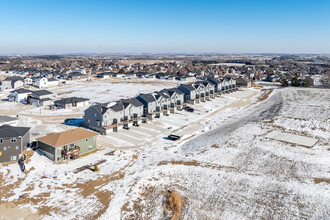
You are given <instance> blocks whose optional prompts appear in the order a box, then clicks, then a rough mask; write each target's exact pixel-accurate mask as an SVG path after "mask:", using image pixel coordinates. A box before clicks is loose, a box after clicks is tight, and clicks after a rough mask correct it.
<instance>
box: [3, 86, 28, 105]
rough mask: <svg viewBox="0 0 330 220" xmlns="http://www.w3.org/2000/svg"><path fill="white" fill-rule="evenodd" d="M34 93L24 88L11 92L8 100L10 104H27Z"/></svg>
mask: <svg viewBox="0 0 330 220" xmlns="http://www.w3.org/2000/svg"><path fill="white" fill-rule="evenodd" d="M31 93H32V91H31V90H28V89H24V88H20V89H16V90H14V91H11V92H10V94H9V96H8V100H9V101H10V102H19V103H27V102H28V98H29V96H31Z"/></svg>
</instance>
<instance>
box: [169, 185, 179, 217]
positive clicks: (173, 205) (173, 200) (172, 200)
mask: <svg viewBox="0 0 330 220" xmlns="http://www.w3.org/2000/svg"><path fill="white" fill-rule="evenodd" d="M167 208H168V209H169V210H172V213H173V215H172V217H171V220H178V219H179V217H180V215H181V211H182V197H181V195H180V193H179V192H178V191H176V190H173V191H172V193H170V194H169V196H168V199H167Z"/></svg>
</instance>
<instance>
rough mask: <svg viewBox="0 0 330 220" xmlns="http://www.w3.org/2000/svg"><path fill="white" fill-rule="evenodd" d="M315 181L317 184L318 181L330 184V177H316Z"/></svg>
mask: <svg viewBox="0 0 330 220" xmlns="http://www.w3.org/2000/svg"><path fill="white" fill-rule="evenodd" d="M314 182H315V183H316V184H318V183H327V184H330V179H325V178H314Z"/></svg>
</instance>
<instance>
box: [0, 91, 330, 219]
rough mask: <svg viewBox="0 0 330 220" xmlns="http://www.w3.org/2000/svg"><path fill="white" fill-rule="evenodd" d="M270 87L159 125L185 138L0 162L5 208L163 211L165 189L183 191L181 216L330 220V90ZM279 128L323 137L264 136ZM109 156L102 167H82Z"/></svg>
mask: <svg viewBox="0 0 330 220" xmlns="http://www.w3.org/2000/svg"><path fill="white" fill-rule="evenodd" d="M263 95H265V92H261V91H258V90H256V91H254V92H253V90H252V89H250V90H246V91H245V92H244V91H240V92H237V93H232V94H229V95H226V97H222V98H217V100H216V101H214V102H206V103H205V105H204V106H203V107H202V105H199V106H197V105H196V106H195V108H196V109H197V110H198V111H197V112H196V114H195V115H193V116H192V115H189V114H186V113H182V114H184V115H183V116H182V118H181V117H178V115H173V117H172V116H169V117H168V118H166V117H162V118H160V120H159V121H158V122H157V124H156V122H155V124H151V126H159V127H160V128H163V129H166V127H168V126H169V125H170V124H173V128H172V129H173V131H175V132H178V133H180V135H183V137H182V138H181V140H180V141H177V142H172V141H169V140H166V139H163V138H161V135H160V136H157V135H156V137H154V139H153V141H152V142H151V143H148V144H147V143H145V144H144V145H143V146H139V148H134V149H128V148H119V149H110V148H106V147H105V149H103V150H99V151H98V152H96V153H94V154H92V155H89V156H86V157H82V158H80V159H77V160H75V161H71V162H70V163H68V164H66V163H64V164H59V165H54V164H52V163H51V162H50V161H49V160H47V159H46V158H45V157H43V156H41V155H39V154H38V153H36V152H35V153H34V154H33V156H32V157H31V158H30V162H29V163H28V164H27V166H26V167H27V170H28V171H27V172H26V173H25V174H23V173H21V172H20V171H19V169H18V167H17V164H12V165H7V166H0V181H1V183H2V184H1V186H0V195H1V199H0V207H1V203H3V204H6V203H10V204H12V205H14V206H19V207H20V208H26V207H31V209H32V211H33V212H35V213H38V214H39V216H40V217H41V218H43V219H86V218H87V219H164V208H163V205H164V200H165V194H166V192H167V190H168V189H176V190H177V191H179V192H180V194H181V195H182V196H183V198H184V200H183V201H184V203H183V209H182V213H181V214H182V218H183V219H329V218H330V185H329V184H330V162H329V161H330V153H329V152H330V146H329V141H330V133H329V130H330V128H329V122H330V121H329V120H330V109H329V106H330V90H322V89H295V88H287V89H278V90H276V89H275V90H274V91H273V92H272V93H271V94H270V95H269V97H268V98H267V99H265V100H263ZM264 98H266V97H265V96H264ZM220 100H221V101H220ZM222 101H223V102H222ZM224 102H227V103H225V104H223V103H224ZM198 112H200V113H201V114H200V115H198ZM185 119H188V121H186V120H185ZM180 120H181V121H180ZM170 122H171V123H170ZM145 129H148V128H145ZM149 129H150V127H149ZM151 130H152V129H151ZM271 131H281V132H285V133H291V134H295V135H301V136H306V137H310V138H315V139H318V142H317V143H316V144H315V146H314V147H312V148H306V147H304V146H300V145H294V144H290V143H286V142H281V141H276V140H272V139H267V138H265V135H267V134H268V133H269V132H271ZM136 132H137V133H138V132H140V131H136ZM128 135H129V134H128ZM141 138H142V137H141ZM113 150H114V152H113V155H111V154H110V155H106V153H108V152H109V151H113ZM103 159H104V160H106V162H105V163H103V164H101V165H99V168H100V172H99V173H93V172H92V171H90V170H85V171H82V172H79V173H74V170H75V169H76V168H79V167H81V166H84V165H86V164H90V163H94V162H96V161H99V160H103Z"/></svg>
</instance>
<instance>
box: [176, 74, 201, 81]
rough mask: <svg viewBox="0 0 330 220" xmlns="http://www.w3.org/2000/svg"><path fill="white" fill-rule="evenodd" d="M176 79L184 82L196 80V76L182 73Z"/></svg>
mask: <svg viewBox="0 0 330 220" xmlns="http://www.w3.org/2000/svg"><path fill="white" fill-rule="evenodd" d="M176 80H179V81H184V82H195V81H196V77H195V76H189V75H180V76H176Z"/></svg>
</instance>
